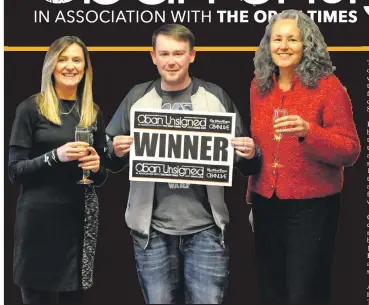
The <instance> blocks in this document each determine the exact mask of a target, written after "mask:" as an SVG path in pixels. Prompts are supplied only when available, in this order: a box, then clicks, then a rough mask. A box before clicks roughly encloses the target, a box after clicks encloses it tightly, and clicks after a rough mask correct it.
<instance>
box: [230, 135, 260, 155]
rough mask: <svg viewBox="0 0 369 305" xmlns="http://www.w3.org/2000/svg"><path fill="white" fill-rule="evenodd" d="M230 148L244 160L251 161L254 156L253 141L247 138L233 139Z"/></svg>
mask: <svg viewBox="0 0 369 305" xmlns="http://www.w3.org/2000/svg"><path fill="white" fill-rule="evenodd" d="M231 143H232V146H233V147H234V149H235V150H236V154H237V155H239V156H240V157H243V158H246V159H252V158H253V157H254V156H255V143H254V140H253V139H251V138H248V137H237V138H233V139H232V141H231Z"/></svg>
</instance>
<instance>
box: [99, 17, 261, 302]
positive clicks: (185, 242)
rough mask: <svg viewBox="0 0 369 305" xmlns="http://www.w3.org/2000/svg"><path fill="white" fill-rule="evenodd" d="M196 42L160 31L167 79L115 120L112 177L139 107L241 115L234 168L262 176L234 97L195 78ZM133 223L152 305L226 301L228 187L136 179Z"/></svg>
mask: <svg viewBox="0 0 369 305" xmlns="http://www.w3.org/2000/svg"><path fill="white" fill-rule="evenodd" d="M194 41H195V38H194V35H193V34H192V32H191V31H190V30H188V29H187V28H186V27H184V26H181V25H178V24H171V25H164V26H162V27H160V28H159V29H158V30H156V31H155V32H154V34H153V37H152V44H153V51H152V52H151V57H152V60H153V63H154V64H155V65H156V66H157V68H158V71H159V74H160V76H161V78H160V79H158V80H155V81H151V82H147V83H144V84H139V85H137V86H135V87H134V88H133V89H132V90H131V91H130V92H129V93H128V94H127V96H126V97H125V99H124V100H123V102H122V103H121V104H120V106H119V108H118V110H117V111H116V113H115V114H114V116H113V118H112V120H111V121H110V123H109V125H108V127H107V129H106V132H107V134H108V136H109V137H110V138H111V139H113V143H112V144H113V145H112V147H111V148H112V152H111V155H112V156H111V159H112V160H111V162H110V163H111V165H110V169H111V170H112V171H118V170H121V169H122V168H123V167H124V166H126V165H127V164H128V162H129V158H128V152H129V151H130V148H131V145H132V144H133V137H131V136H129V134H130V132H131V130H130V126H131V122H130V113H131V109H132V108H134V109H145V108H146V109H160V108H161V109H168V110H176V111H181V110H187V111H188V110H191V111H194V112H201V113H203V112H212V113H215V112H218V113H219V112H220V113H227V112H228V113H235V114H236V122H235V135H236V137H235V138H233V139H232V141H231V143H232V146H233V147H234V148H235V152H236V156H235V159H234V165H235V166H236V167H237V168H238V170H239V171H240V172H241V174H243V175H245V176H246V175H251V174H254V173H257V172H258V171H259V169H260V164H261V153H260V150H259V148H258V147H257V146H256V145H255V144H254V141H253V140H252V139H251V138H249V137H247V133H246V130H245V128H244V126H243V124H242V121H241V118H240V116H239V113H238V111H237V109H236V107H235V105H234V104H233V102H232V101H231V99H230V98H229V96H228V95H227V94H226V93H225V91H224V90H222V89H221V88H220V87H218V86H216V85H214V84H212V83H208V82H205V81H202V80H200V79H196V78H191V77H190V75H189V72H188V70H189V65H190V64H191V63H192V62H193V61H194V60H195V54H196V51H195V49H194ZM126 221H127V225H128V227H129V228H131V229H132V235H133V239H134V248H135V253H136V263H137V271H138V276H139V281H140V284H141V287H142V291H143V293H144V298H145V301H146V303H150V304H152V303H155V304H169V303H176V302H178V301H179V300H182V299H183V298H184V299H183V301H184V302H185V303H192V304H199V303H205V304H211V303H212V304H214V303H217V304H219V303H222V302H224V298H225V296H226V293H227V288H228V282H229V263H228V261H229V255H228V247H227V245H226V242H225V238H224V237H225V228H226V225H227V224H228V223H229V214H228V210H227V206H226V204H225V203H224V189H223V187H222V186H217V185H201V184H189V183H167V182H165V183H164V182H153V181H131V187H130V195H129V202H128V206H127V210H126ZM180 293H183V296H182V297H181V296H180V295H179V294H180Z"/></svg>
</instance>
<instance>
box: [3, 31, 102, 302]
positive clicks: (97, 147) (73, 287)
mask: <svg viewBox="0 0 369 305" xmlns="http://www.w3.org/2000/svg"><path fill="white" fill-rule="evenodd" d="M76 126H85V127H90V130H91V134H92V137H93V145H92V146H90V147H88V144H87V143H85V142H76V141H75V128H76ZM105 143H106V140H105V126H104V122H103V117H102V113H101V112H100V110H99V108H98V107H97V105H96V104H94V103H93V99H92V67H91V62H90V57H89V54H88V51H87V48H86V46H85V45H84V43H83V42H82V41H81V40H80V39H79V38H78V37H75V36H65V37H61V38H59V39H57V40H56V41H55V42H54V43H53V44H52V45H51V46H50V48H49V51H48V52H47V54H46V56H45V61H44V65H43V69H42V85H41V92H40V93H38V94H36V95H34V96H31V97H29V98H28V99H26V100H25V101H23V102H22V103H21V104H20V105H19V106H18V107H17V112H16V116H15V120H14V123H13V128H12V133H11V138H10V143H9V177H10V180H11V181H12V182H13V183H17V184H20V185H21V189H20V196H19V198H18V202H17V210H16V222H15V242H14V269H13V270H14V281H15V283H16V284H17V285H19V286H21V291H22V297H23V303H24V304H48V303H49V302H50V297H51V292H57V296H58V301H59V304H79V303H80V302H81V300H82V296H83V291H84V290H86V289H87V288H89V287H91V286H92V272H93V263H94V255H95V248H96V240H97V230H98V201H97V196H96V193H95V190H94V185H95V186H99V185H101V184H103V183H104V181H105V179H106V170H105V169H104V167H103V166H102V164H101V163H100V158H99V155H100V156H101V155H102V154H103V152H104V147H105ZM82 169H85V170H89V173H90V175H89V179H91V180H93V181H94V183H93V184H90V185H82V184H77V183H76V182H77V181H78V180H80V179H81V178H82Z"/></svg>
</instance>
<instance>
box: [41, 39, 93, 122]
mask: <svg viewBox="0 0 369 305" xmlns="http://www.w3.org/2000/svg"><path fill="white" fill-rule="evenodd" d="M74 43H75V44H77V45H79V46H80V47H81V48H82V51H83V55H84V60H85V71H84V75H83V78H82V80H81V81H80V83H79V84H78V87H77V101H79V102H80V105H81V109H80V122H79V125H80V126H90V125H92V124H93V123H94V122H95V121H96V115H97V109H98V108H97V105H95V104H94V102H93V97H92V66H91V60H90V55H89V53H88V50H87V47H86V46H85V44H84V43H83V42H82V40H81V39H79V38H78V37H76V36H64V37H61V38H59V39H57V40H55V41H54V42H53V43H52V44H51V46H50V48H49V50H48V51H47V53H46V56H45V60H44V64H43V67H42V80H41V92H40V93H39V94H38V96H37V98H36V102H37V104H38V109H39V111H40V113H41V114H42V115H43V116H44V117H45V118H47V119H48V120H49V121H50V122H53V123H54V124H57V125H61V124H62V121H61V118H60V111H59V99H58V96H57V94H56V91H55V88H54V75H53V73H54V70H55V66H56V63H57V61H58V59H59V56H60V54H61V53H62V52H63V51H64V49H65V48H67V47H69V46H70V45H72V44H74Z"/></svg>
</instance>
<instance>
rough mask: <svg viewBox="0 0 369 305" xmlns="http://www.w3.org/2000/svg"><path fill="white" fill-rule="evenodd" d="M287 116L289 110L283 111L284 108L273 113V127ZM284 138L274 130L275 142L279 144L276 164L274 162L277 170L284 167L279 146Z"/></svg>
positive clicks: (275, 156) (275, 155)
mask: <svg viewBox="0 0 369 305" xmlns="http://www.w3.org/2000/svg"><path fill="white" fill-rule="evenodd" d="M286 115H288V111H287V109H283V108H276V109H274V112H273V125H274V122H275V120H276V119H278V118H281V117H283V116H286ZM273 129H274V128H273ZM282 137H283V135H282V133H280V132H277V131H276V130H275V129H274V140H275V141H276V142H277V151H276V153H275V154H274V162H273V167H275V168H277V167H282V165H280V164H279V145H280V142H281V140H282Z"/></svg>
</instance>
